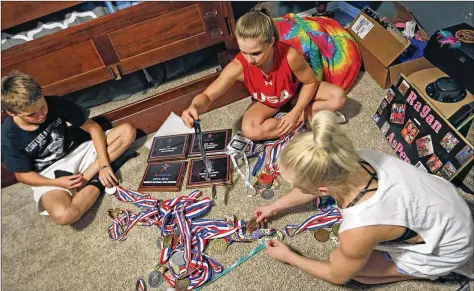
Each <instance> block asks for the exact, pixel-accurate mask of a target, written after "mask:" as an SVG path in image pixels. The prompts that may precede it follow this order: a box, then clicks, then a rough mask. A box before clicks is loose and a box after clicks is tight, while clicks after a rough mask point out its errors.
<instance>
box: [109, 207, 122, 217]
mask: <svg viewBox="0 0 474 291" xmlns="http://www.w3.org/2000/svg"><path fill="white" fill-rule="evenodd" d="M109 213H110V216H112V217H119V215H120V208H114V209H112V210H109Z"/></svg>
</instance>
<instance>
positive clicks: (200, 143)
mask: <svg viewBox="0 0 474 291" xmlns="http://www.w3.org/2000/svg"><path fill="white" fill-rule="evenodd" d="M193 126H194V132H195V134H196V138H197V140H198V146H199V151H200V152H201V156H202V159H203V162H204V168H205V169H206V181H211V171H212V169H211V164H210V163H209V159H208V158H207V155H206V151H205V150H204V142H203V140H202V131H201V121H200V120H194V121H193Z"/></svg>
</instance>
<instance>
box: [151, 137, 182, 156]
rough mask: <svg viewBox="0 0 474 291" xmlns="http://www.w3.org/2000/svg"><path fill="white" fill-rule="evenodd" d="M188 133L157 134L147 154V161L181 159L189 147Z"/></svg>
mask: <svg viewBox="0 0 474 291" xmlns="http://www.w3.org/2000/svg"><path fill="white" fill-rule="evenodd" d="M189 139H190V134H179V135H168V136H157V137H155V138H154V139H153V144H152V146H151V149H150V153H149V154H148V162H159V161H171V160H183V159H185V158H186V156H187V153H188V148H189Z"/></svg>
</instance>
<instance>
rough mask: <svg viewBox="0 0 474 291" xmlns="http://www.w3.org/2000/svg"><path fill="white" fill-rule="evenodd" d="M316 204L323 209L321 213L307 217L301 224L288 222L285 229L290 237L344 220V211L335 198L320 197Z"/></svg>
mask: <svg viewBox="0 0 474 291" xmlns="http://www.w3.org/2000/svg"><path fill="white" fill-rule="evenodd" d="M316 206H317V207H318V208H319V209H320V210H321V211H320V212H319V213H316V214H315V215H312V216H310V217H309V218H307V219H306V220H305V221H304V222H303V223H302V224H301V225H299V226H298V225H296V224H288V225H287V226H285V228H284V229H283V231H284V232H285V234H286V235H288V236H289V237H292V236H294V235H296V234H298V233H300V232H302V231H305V230H314V229H321V228H325V227H330V226H333V225H334V224H336V223H341V222H342V213H341V211H340V210H339V208H338V207H337V206H336V202H335V200H334V198H332V197H330V196H328V197H324V198H323V197H318V198H317V200H316Z"/></svg>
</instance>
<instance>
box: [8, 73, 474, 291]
mask: <svg viewBox="0 0 474 291" xmlns="http://www.w3.org/2000/svg"><path fill="white" fill-rule="evenodd" d="M196 77H199V76H197V75H195V76H193V78H196ZM174 85H176V84H174ZM174 85H173V84H172V85H170V84H168V85H167V86H174ZM151 93H153V92H151ZM142 95H143V94H142ZM382 96H383V90H382V89H380V87H379V86H378V85H377V84H376V83H375V82H374V81H373V79H372V78H371V77H370V76H369V75H368V74H366V73H361V74H360V76H359V79H358V81H357V83H356V85H355V87H354V89H353V90H352V91H351V93H349V101H348V102H347V105H346V106H345V108H344V109H343V110H342V111H343V113H344V114H345V115H346V116H347V117H348V118H349V123H348V124H346V125H344V126H343V128H344V130H345V131H346V132H347V133H348V135H349V136H350V137H351V138H352V140H353V141H354V143H355V145H356V146H357V147H367V148H371V149H375V150H379V151H381V152H384V153H387V154H393V152H392V150H391V148H390V147H389V146H388V143H387V142H386V141H385V140H384V138H383V137H382V135H381V133H380V131H379V129H378V128H377V127H376V126H375V125H374V122H373V121H372V116H373V113H374V112H375V111H376V109H377V107H378V104H379V101H380V100H381V98H382ZM249 103H250V100H249V99H245V100H241V101H239V102H236V103H233V104H231V105H228V106H226V107H223V108H220V109H217V110H214V111H212V112H210V113H207V114H204V115H203V116H202V128H203V130H213V129H223V128H232V129H233V131H234V133H235V131H236V130H237V129H238V127H239V124H240V119H241V116H242V114H243V112H244V111H245V109H246V108H247V106H248V105H249ZM115 106H117V104H115V103H109V104H106V105H104V106H100V107H98V108H96V109H94V110H93V112H94V114H100V113H101V112H106V111H108V110H110V109H112V108H114V107H115ZM148 138H150V136H149V137H148ZM145 141H146V138H143V139H141V140H137V141H136V143H135V145H134V147H135V148H137V149H138V152H139V153H140V156H139V157H137V158H135V159H133V160H131V161H129V162H128V163H127V164H126V165H125V166H124V167H123V169H122V170H121V173H120V176H121V179H122V183H121V185H122V186H124V187H126V188H130V189H135V188H136V187H137V186H138V184H139V182H140V179H141V178H142V174H143V171H144V169H145V166H146V158H147V154H148V150H147V149H146V148H145V147H144V146H143V144H144V143H145ZM2 190H3V191H2V215H1V217H2V224H1V226H2V257H1V263H2V280H1V281H2V284H1V287H2V290H10V291H20V290H25V291H33V290H35V291H39V290H47V291H52V290H61V291H62V290H135V289H134V288H135V281H136V279H137V278H138V277H145V278H146V277H147V276H148V274H149V273H150V271H151V270H152V268H153V267H154V266H155V265H156V264H157V263H158V261H159V255H160V250H159V249H158V248H157V246H156V239H157V237H158V232H157V229H156V228H154V227H143V226H137V227H135V228H134V229H132V230H131V232H130V233H129V235H128V239H127V240H125V241H123V242H117V241H112V240H110V239H109V237H108V234H107V228H108V227H109V225H110V222H109V221H108V219H107V217H106V215H105V213H106V211H107V209H110V208H114V207H121V208H128V209H130V210H132V212H136V211H137V208H135V207H134V206H131V205H128V204H127V205H125V204H124V203H121V202H119V201H118V200H117V199H116V198H115V197H113V196H105V197H104V196H102V197H101V198H100V199H99V201H98V203H96V205H95V206H94V207H93V209H92V210H91V211H89V212H88V213H87V214H86V215H85V216H84V217H83V219H82V220H81V221H80V222H79V223H77V224H76V225H74V227H70V226H66V227H61V226H56V225H54V224H53V223H52V222H50V220H49V219H48V218H47V217H42V216H39V215H38V214H37V213H36V209H35V205H34V201H33V197H32V191H31V190H30V188H29V187H27V186H24V185H21V184H16V185H13V186H10V187H8V188H5V189H2ZM288 190H289V187H288V185H286V184H283V185H282V187H281V188H280V190H279V192H278V194H277V196H276V197H274V199H273V200H275V199H277V198H278V197H281V196H283V195H284V194H285V193H286V192H287V191H288ZM189 192H190V190H187V189H185V188H184V187H183V190H182V191H181V192H180V193H152V195H153V196H155V197H157V198H161V199H167V198H171V197H176V196H178V195H180V194H188V193H189ZM203 192H204V195H210V189H208V188H206V189H203ZM225 195H227V205H224V196H225ZM464 196H465V197H466V199H467V200H468V202H469V203H470V204H471V205H473V204H474V199H473V196H471V195H464ZM264 203H267V201H265V200H263V199H262V198H260V197H257V198H248V197H247V196H246V195H245V194H244V191H243V183H242V181H241V180H240V178H239V177H238V175H236V174H235V172H234V185H232V186H228V187H224V186H220V187H218V201H217V205H216V206H215V207H214V208H213V210H212V212H211V213H210V214H209V217H212V218H223V216H224V214H226V213H232V214H234V215H236V216H237V217H238V218H250V217H251V214H252V211H253V209H254V208H255V207H256V206H258V205H262V204H264ZM311 211H312V207H310V206H306V207H300V208H298V209H294V210H292V211H289V212H285V213H281V214H280V215H279V216H278V217H277V219H276V220H273V221H272V223H271V224H272V225H273V226H275V227H277V228H280V229H282V228H283V227H284V226H285V225H286V224H289V223H301V222H302V221H303V220H304V219H305V218H307V217H308V216H309V215H310V214H311ZM286 242H287V243H288V244H289V245H290V246H291V247H292V248H294V249H295V250H297V251H298V252H300V253H302V254H304V255H307V256H309V257H311V258H315V259H322V260H325V259H328V256H329V253H330V252H331V250H333V249H334V248H335V245H334V243H333V242H330V241H329V242H326V243H319V242H317V241H315V240H314V239H313V238H312V236H311V234H310V233H302V234H300V235H297V236H296V237H294V238H287V239H286ZM254 247H255V245H253V244H249V243H234V244H232V245H231V246H230V247H229V249H228V251H227V252H226V253H225V254H223V255H215V256H214V258H215V259H217V260H218V261H219V262H221V263H222V264H223V265H224V266H229V265H230V264H232V263H233V262H235V261H236V260H238V259H239V258H240V257H242V256H244V255H245V254H247V253H248V252H250V251H251V250H252V249H253V248H254ZM167 287H168V286H167V285H166V284H163V285H162V286H161V287H160V288H159V289H151V290H166V288H167ZM456 288H457V284H447V283H445V284H441V283H436V282H427V281H407V282H400V283H393V284H387V285H378V286H371V287H368V286H363V285H361V284H356V283H349V284H348V285H346V286H343V287H342V286H335V285H332V284H329V283H325V282H323V281H321V280H316V279H314V278H312V277H311V276H310V275H308V274H305V273H304V272H302V271H299V270H297V269H295V268H293V267H291V266H289V265H284V264H281V263H278V262H276V261H273V260H272V259H271V258H270V257H269V256H268V255H266V254H265V252H261V253H259V254H257V255H256V256H255V257H253V258H252V259H250V260H249V261H247V262H245V263H244V264H243V265H241V266H239V267H238V268H237V269H235V270H234V271H232V272H231V273H229V274H228V275H226V276H224V277H223V278H222V279H220V280H218V281H216V282H215V283H213V284H211V285H209V286H208V287H206V288H205V289H204V290H227V291H232V290H238V291H242V290H349V289H357V290H359V289H363V290H390V291H402V290H456ZM149 290H150V289H149Z"/></svg>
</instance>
